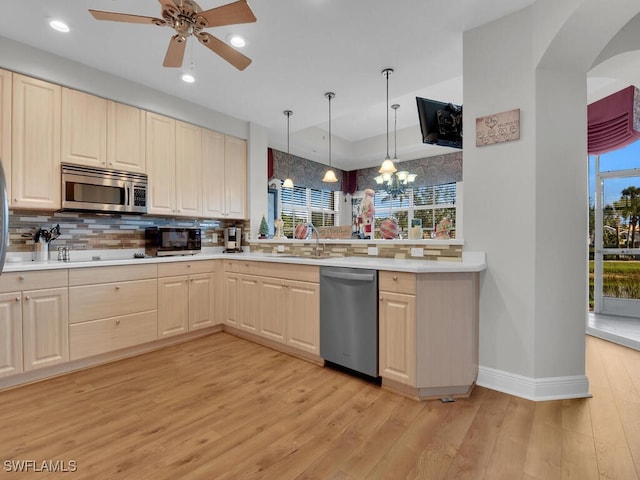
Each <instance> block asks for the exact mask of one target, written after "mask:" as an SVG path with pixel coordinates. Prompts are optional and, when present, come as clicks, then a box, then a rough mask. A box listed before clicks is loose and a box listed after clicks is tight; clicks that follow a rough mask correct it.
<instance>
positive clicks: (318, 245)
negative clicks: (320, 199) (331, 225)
mask: <svg viewBox="0 0 640 480" xmlns="http://www.w3.org/2000/svg"><path fill="white" fill-rule="evenodd" d="M307 226H308V227H311V238H313V232H315V233H316V254H315V256H316V257H319V256H320V232H318V229H317V228H316V227H315V225H314V224H313V223H311V222H309V223H307Z"/></svg>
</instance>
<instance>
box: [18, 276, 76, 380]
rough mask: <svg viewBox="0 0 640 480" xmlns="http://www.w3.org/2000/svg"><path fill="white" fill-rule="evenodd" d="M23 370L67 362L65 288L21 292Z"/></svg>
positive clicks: (67, 327)
mask: <svg viewBox="0 0 640 480" xmlns="http://www.w3.org/2000/svg"><path fill="white" fill-rule="evenodd" d="M22 329H23V330H22V339H23V345H22V347H23V358H24V370H25V371H28V370H34V369H36V368H42V367H48V366H50V365H55V364H57V363H62V362H66V361H68V360H69V322H68V307H67V289H66V288H55V289H51V290H32V291H27V292H22Z"/></svg>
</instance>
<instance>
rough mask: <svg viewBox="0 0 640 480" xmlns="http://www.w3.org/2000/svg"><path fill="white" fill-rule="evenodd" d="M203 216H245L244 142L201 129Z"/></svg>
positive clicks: (245, 167)
mask: <svg viewBox="0 0 640 480" xmlns="http://www.w3.org/2000/svg"><path fill="white" fill-rule="evenodd" d="M202 158H203V163H202V168H203V171H202V173H203V174H202V181H203V184H202V185H203V186H202V192H203V207H202V211H203V215H204V216H209V217H224V218H229V219H242V218H245V216H246V201H247V200H246V199H247V142H246V140H242V139H239V138H235V137H230V136H226V135H222V134H220V133H217V132H214V131H211V130H207V129H203V131H202Z"/></svg>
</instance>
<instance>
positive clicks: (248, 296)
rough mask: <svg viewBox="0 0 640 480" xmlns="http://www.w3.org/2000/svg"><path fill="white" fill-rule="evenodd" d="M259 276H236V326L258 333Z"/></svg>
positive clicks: (259, 308) (259, 307)
mask: <svg viewBox="0 0 640 480" xmlns="http://www.w3.org/2000/svg"><path fill="white" fill-rule="evenodd" d="M259 289H260V278H259V277H256V276H254V275H240V276H239V278H238V298H239V299H240V301H239V302H238V328H241V329H242V330H246V331H248V332H251V333H259V329H260V314H261V311H262V308H261V307H262V306H261V305H260V292H259Z"/></svg>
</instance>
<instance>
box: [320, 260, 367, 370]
mask: <svg viewBox="0 0 640 480" xmlns="http://www.w3.org/2000/svg"><path fill="white" fill-rule="evenodd" d="M320 356H321V357H322V358H324V359H325V360H326V361H327V362H330V363H333V364H335V365H340V366H342V367H346V368H348V369H350V370H353V371H356V372H359V373H363V374H365V375H368V376H370V377H377V376H378V272H377V270H370V269H363V268H344V267H329V266H322V267H320Z"/></svg>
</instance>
